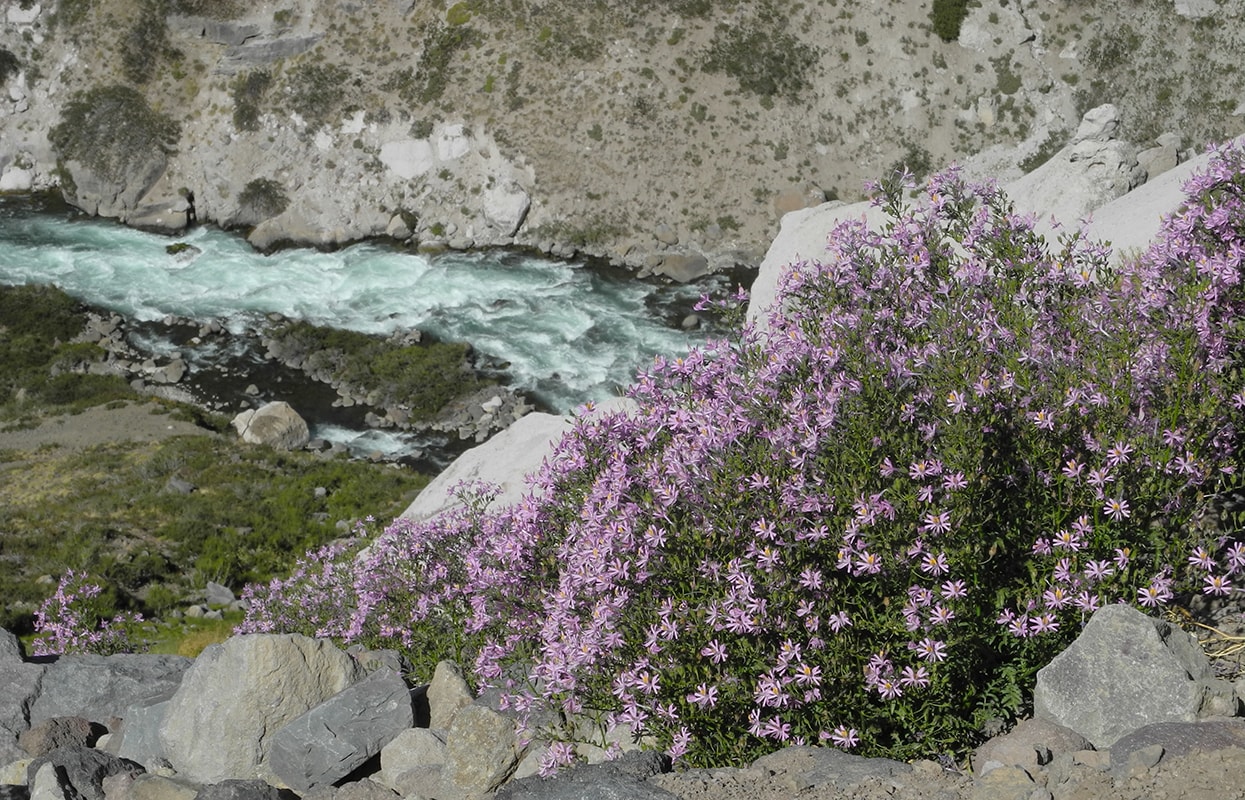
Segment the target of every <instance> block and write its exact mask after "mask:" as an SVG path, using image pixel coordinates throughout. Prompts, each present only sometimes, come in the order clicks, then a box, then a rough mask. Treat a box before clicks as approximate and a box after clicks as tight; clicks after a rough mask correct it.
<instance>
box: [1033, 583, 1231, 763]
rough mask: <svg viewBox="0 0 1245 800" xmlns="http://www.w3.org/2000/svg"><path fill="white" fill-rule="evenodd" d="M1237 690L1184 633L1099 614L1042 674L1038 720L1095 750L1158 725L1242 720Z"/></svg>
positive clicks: (1107, 611) (1119, 609)
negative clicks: (1228, 718)
mask: <svg viewBox="0 0 1245 800" xmlns="http://www.w3.org/2000/svg"><path fill="white" fill-rule="evenodd" d="M1236 705H1237V700H1236V695H1235V693H1234V691H1233V688H1232V685H1231V684H1229V683H1227V682H1225V681H1221V680H1218V679H1216V678H1214V677H1213V675H1212V674H1211V668H1210V663H1209V662H1208V661H1207V659H1206V655H1205V654H1204V653H1203V652H1202V650H1201V649H1200V648H1199V647H1198V646H1197V642H1196V641H1195V640H1194V638H1193V637H1192V636H1191V635H1190V634H1188V633H1186V632H1185V631H1183V630H1181V629H1180V628H1177V627H1175V626H1172V625H1170V624H1168V623H1167V622H1164V621H1163V620H1159V619H1154V618H1152V617H1147V616H1146V615H1145V614H1142V613H1141V612H1140V611H1137V610H1136V609H1134V608H1132V607H1130V606H1125V605H1110V606H1105V607H1104V608H1101V609H1099V610H1098V611H1097V612H1095V614H1094V616H1093V617H1092V618H1091V619H1090V621H1089V624H1087V625H1086V626H1085V630H1084V631H1083V632H1082V633H1081V635H1080V636H1079V637H1078V638H1077V640H1076V641H1075V642H1073V643H1072V645H1071V646H1069V647H1068V649H1067V650H1065V651H1064V652H1062V653H1060V654H1059V655H1058V656H1056V657H1055V658H1054V659H1053V660H1052V661H1051V663H1050V664H1048V665H1046V666H1045V667H1043V668H1042V669H1041V670H1039V671H1038V675H1037V684H1036V686H1035V687H1034V690H1033V713H1034V716H1035V717H1038V718H1042V719H1047V720H1050V721H1051V722H1055V723H1057V724H1059V725H1063V726H1065V727H1068V728H1071V729H1072V730H1074V731H1076V732H1077V733H1079V734H1081V735H1082V736H1084V737H1085V738H1086V739H1088V740H1089V741H1090V742H1092V743H1093V745H1094V746H1095V747H1096V748H1099V749H1102V748H1106V747H1111V746H1112V744H1114V743H1115V742H1116V740H1118V739H1120V738H1121V737H1123V736H1126V735H1127V734H1129V733H1131V732H1133V731H1135V730H1137V729H1138V728H1142V727H1144V726H1146V725H1152V724H1154V723H1157V722H1193V721H1195V720H1198V719H1200V718H1204V717H1209V716H1219V715H1231V714H1234V713H1235V712H1236Z"/></svg>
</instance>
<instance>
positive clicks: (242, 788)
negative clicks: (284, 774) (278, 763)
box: [195, 779, 282, 800]
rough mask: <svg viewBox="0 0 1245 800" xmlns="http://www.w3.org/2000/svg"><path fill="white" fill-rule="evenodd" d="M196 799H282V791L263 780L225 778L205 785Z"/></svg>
mask: <svg viewBox="0 0 1245 800" xmlns="http://www.w3.org/2000/svg"><path fill="white" fill-rule="evenodd" d="M195 800H282V798H281V791H280V790H279V789H277V787H275V786H271V785H269V784H267V783H264V782H263V781H261V780H246V781H244V780H234V779H230V780H224V781H221V782H220V783H214V784H211V785H210V786H204V787H203V788H202V789H200V790H199V793H198V794H196V795H195Z"/></svg>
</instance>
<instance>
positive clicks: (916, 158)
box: [886, 142, 934, 181]
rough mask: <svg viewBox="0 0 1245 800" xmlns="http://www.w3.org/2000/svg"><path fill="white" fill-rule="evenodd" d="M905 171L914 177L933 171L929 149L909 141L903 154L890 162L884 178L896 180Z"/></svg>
mask: <svg viewBox="0 0 1245 800" xmlns="http://www.w3.org/2000/svg"><path fill="white" fill-rule="evenodd" d="M905 171H906V172H909V173H911V174H912V175H913V176H914V177H916V178H923V177H925V176H926V175H929V174H930V173H931V172H933V171H934V162H933V158H932V157H931V156H930V154H929V151H928V150H926V149H925V148H924V147H922V146H921V145H919V144H913V143H911V142H909V143H908V144H907V145H906V146H905V149H904V154H903V155H902V156H900V157H899V158H898V159H896V161H895V163H893V164H891V166H890V169H889V170H888V172H887V176H888V177H887V178H886V180H888V181H889V180H897V179H898V178H899V177H900V176H902V175H903V173H904V172H905Z"/></svg>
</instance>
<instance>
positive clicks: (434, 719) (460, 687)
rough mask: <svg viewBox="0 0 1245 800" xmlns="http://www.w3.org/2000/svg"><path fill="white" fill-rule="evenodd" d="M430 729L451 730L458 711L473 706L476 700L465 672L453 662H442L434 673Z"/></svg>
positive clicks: (430, 692)
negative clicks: (472, 703) (464, 675)
mask: <svg viewBox="0 0 1245 800" xmlns="http://www.w3.org/2000/svg"><path fill="white" fill-rule="evenodd" d="M427 697H428V727H430V728H433V729H434V730H440V731H446V730H449V728H450V724H451V723H452V722H453V721H454V715H455V714H457V713H458V709H460V708H463V707H465V706H469V705H471V701H472V700H474V699H475V698H474V697H473V696H472V694H471V689H470V688H469V687H468V686H467V680H466V679H465V678H463V672H462V670H461V669H459V667H458V665H457V664H455V663H454V662H452V661H441V662H439V663H438V664H437V666H436V669H435V670H433V672H432V682H431V683H429V684H428V690H427Z"/></svg>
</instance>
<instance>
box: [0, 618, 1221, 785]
mask: <svg viewBox="0 0 1245 800" xmlns="http://www.w3.org/2000/svg"><path fill="white" fill-rule="evenodd" d="M1221 610H1222V609H1221ZM1233 613H1234V614H1235V617H1236V619H1235V620H1234V622H1233V624H1234V625H1237V626H1239V624H1240V619H1239V617H1240V609H1239V608H1236V609H1235V611H1234V612H1233ZM1237 629H1238V628H1235V627H1234V628H1233V630H1237ZM1220 667H1221V669H1219V670H1218V671H1219V672H1225V670H1224V669H1222V667H1223V664H1222V663H1220ZM1239 667H1240V665H1239V663H1236V664H1235V665H1234V666H1233V667H1232V669H1233V670H1235V671H1239ZM404 671H405V667H404V665H403V663H402V661H401V659H400V658H399V657H398V656H397V655H396V654H394V653H391V652H369V651H366V650H362V649H357V648H355V649H351V650H350V651H341V650H338V649H337V648H335V647H333V646H332V645H331V644H329V643H328V642H325V641H315V640H312V639H308V638H305V637H301V636H288V635H285V636H273V635H250V636H242V637H234V638H232V639H229V640H228V641H226V642H224V643H222V644H219V645H212V646H210V647H209V648H208V649H207V650H205V651H204V652H203V654H202V655H200V656H199V657H198V658H197V659H194V660H191V659H186V658H180V657H174V656H138V655H128V656H126V655H120V656H109V657H99V656H62V657H60V658H54V659H36V660H33V661H32V660H27V659H26V658H24V657H23V656H22V654H21V650H20V647H19V645H18V643H17V641H16V640H15V639H14V638H13V637H12V636H11V635H10V634H8V633H7V632H3V631H0V675H4V676H5V680H4V681H3V682H0V764H7V766H0V783H4V784H7V786H5V787H4V788H3V790H2V791H3V794H2V795H0V796H3V797H5V798H11V799H12V800H27V798H41V799H46V800H72V799H73V798H88V800H105V798H106V800H190V799H191V798H198V799H199V800H209V798H218V797H231V798H235V799H236V800H243V799H245V800H251V798H255V800H260V798H263V800H269V799H270V798H271V800H276V798H279V797H287V798H288V797H291V796H299V797H314V798H317V800H330V799H331V798H340V799H341V800H347V799H348V798H349V799H350V800H362V799H364V798H366V800H387V799H391V800H396V798H398V797H408V798H409V797H435V798H439V800H467V799H468V798H483V797H492V796H496V797H498V798H509V799H510V800H563V799H564V798H565V799H567V800H569V799H570V798H584V799H585V800H588V798H601V797H630V798H644V799H645V800H673V799H674V798H680V800H700V799H701V798H706V799H707V798H717V799H719V800H733V799H734V798H740V800H743V798H747V799H748V800H768V799H769V798H773V800H780V799H782V800H786V799H787V798H793V797H800V798H810V799H818V800H820V799H821V798H826V800H829V798H850V799H851V800H866V798H868V799H870V800H872V798H881V797H895V798H908V799H909V800H986V798H990V800H995V799H996V798H1025V799H1026V800H1033V799H1034V798H1047V799H1048V800H1049V799H1051V798H1059V799H1060V800H1062V799H1063V798H1069V800H1071V799H1072V798H1096V800H1104V799H1107V798H1121V799H1122V798H1134V797H1146V796H1148V797H1160V796H1170V797H1195V796H1211V795H1210V793H1211V792H1214V793H1216V794H1215V795H1214V796H1216V797H1223V798H1230V797H1240V796H1241V787H1240V783H1239V777H1240V769H1241V768H1242V767H1243V766H1245V721H1243V720H1242V719H1241V718H1239V717H1236V716H1235V715H1236V714H1237V713H1238V712H1239V710H1240V709H1241V698H1240V692H1239V689H1240V685H1241V684H1240V682H1239V681H1238V683H1237V686H1236V687H1234V686H1233V685H1232V684H1231V683H1229V682H1227V681H1225V680H1223V679H1221V678H1218V677H1216V670H1215V669H1213V668H1212V666H1211V664H1210V662H1208V660H1207V658H1206V656H1205V655H1204V654H1203V652H1202V650H1201V649H1200V647H1199V646H1198V643H1197V640H1196V639H1195V638H1194V637H1193V636H1191V635H1190V634H1187V633H1185V632H1183V631H1181V630H1180V629H1179V628H1176V627H1175V626H1173V625H1171V624H1169V623H1167V622H1163V621H1161V620H1157V619H1152V618H1149V617H1146V616H1144V615H1142V614H1141V613H1140V612H1138V611H1136V610H1133V609H1131V608H1128V607H1125V606H1108V607H1105V608H1103V609H1102V610H1100V611H1098V612H1097V613H1096V614H1095V615H1094V617H1093V618H1092V619H1091V621H1090V622H1089V624H1088V625H1087V626H1086V628H1085V630H1084V632H1083V633H1082V635H1081V637H1080V638H1079V639H1078V640H1077V641H1076V642H1075V643H1074V644H1073V645H1072V646H1071V647H1070V648H1069V649H1068V650H1067V651H1065V652H1064V653H1062V654H1061V655H1059V656H1057V657H1056V658H1055V660H1054V661H1053V662H1052V663H1051V664H1050V665H1048V666H1047V667H1046V668H1045V669H1043V670H1042V671H1041V672H1040V673H1039V675H1038V682H1037V686H1036V688H1035V692H1034V709H1035V716H1034V717H1033V718H1031V719H1027V720H1024V721H1022V722H1020V724H1018V725H1016V726H1015V727H1014V728H1012V729H1011V730H1009V731H1007V732H1005V733H1002V734H1000V735H998V736H996V737H994V738H992V739H990V740H989V741H987V742H986V743H984V744H983V745H981V746H980V747H979V748H978V749H977V750H976V751H975V752H974V753H973V754H972V758H971V759H970V760H968V761H967V762H959V763H957V762H956V761H955V760H954V759H942V760H923V761H916V762H913V763H902V762H897V761H893V760H889V759H883V758H872V759H870V758H862V757H859V756H855V755H851V754H849V753H846V752H842V751H840V750H837V749H833V748H829V747H808V746H794V747H789V748H787V749H784V750H779V751H778V752H775V753H773V754H771V755H767V756H764V757H762V758H759V759H757V760H756V761H755V762H753V763H752V764H750V765H748V766H746V767H743V768H719V769H686V768H683V767H680V766H679V765H677V764H674V765H672V764H671V763H670V760H669V759H668V758H666V757H665V756H663V755H661V754H659V753H654V752H651V751H644V750H642V749H640V748H638V747H637V745H636V743H635V742H634V741H633V740H632V739H631V737H629V736H627V735H625V732H623V731H620V730H614V731H611V732H609V733H607V734H606V738H608V739H610V740H611V741H614V742H615V743H616V745H617V747H618V748H619V749H618V750H616V751H615V756H618V755H621V758H617V759H616V760H607V759H606V757H605V755H606V751H604V750H601V749H600V748H597V747H594V746H588V745H580V746H579V752H580V755H581V757H582V758H584V759H586V762H587V764H588V766H579V767H575V768H572V769H570V770H567V771H564V772H563V773H561V774H560V775H559V776H558V777H556V778H553V779H548V778H541V777H539V776H538V775H537V774H536V773H537V772H538V771H539V770H540V763H541V758H542V756H543V754H544V751H545V748H546V746H547V740H545V739H544V738H543V734H541V733H540V732H538V731H535V732H530V733H527V734H522V733H520V732H519V729H518V728H517V727H516V720H515V717H514V716H513V714H512V713H511V712H506V711H502V710H499V707H498V706H497V705H496V704H495V703H494V702H493V700H492V699H491V695H490V694H488V693H485V694H484V695H483V696H481V697H476V696H474V695H473V694H472V692H471V691H470V690H469V688H468V686H467V684H466V682H465V681H464V680H463V677H462V675H461V674H460V672H459V671H458V669H457V668H456V667H455V666H454V665H452V664H449V663H446V662H443V663H442V664H440V665H438V666H437V668H436V672H435V675H434V676H432V679H431V681H430V682H428V683H420V684H417V685H413V686H412V685H410V684H408V683H407V682H406V681H405V680H404V677H403V675H404ZM1234 674H1235V673H1234ZM274 697H275V698H280V700H279V701H278V702H272V698H274ZM594 765H595V766H594ZM672 767H673V770H672ZM1234 792H1235V794H1234Z"/></svg>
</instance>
